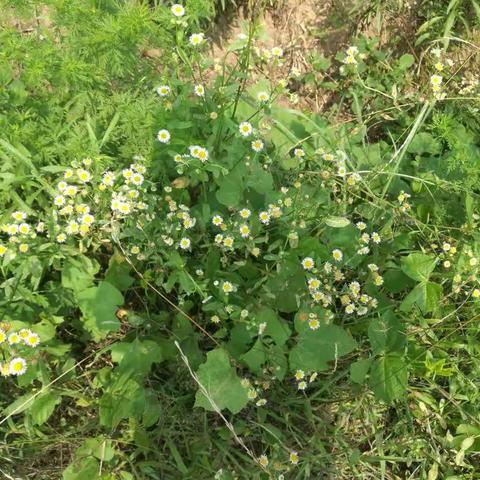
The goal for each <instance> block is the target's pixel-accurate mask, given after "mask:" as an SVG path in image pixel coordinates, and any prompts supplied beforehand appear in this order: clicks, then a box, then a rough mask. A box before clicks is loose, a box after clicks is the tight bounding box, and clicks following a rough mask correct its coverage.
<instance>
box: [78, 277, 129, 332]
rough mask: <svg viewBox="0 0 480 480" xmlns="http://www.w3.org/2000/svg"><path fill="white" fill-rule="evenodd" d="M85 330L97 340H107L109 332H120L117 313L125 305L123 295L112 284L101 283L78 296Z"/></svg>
mask: <svg viewBox="0 0 480 480" xmlns="http://www.w3.org/2000/svg"><path fill="white" fill-rule="evenodd" d="M77 301H78V305H79V307H80V310H81V311H82V314H83V317H84V318H83V321H84V324H85V328H86V329H87V330H88V331H90V332H91V333H92V334H93V336H94V337H95V338H96V339H101V338H105V336H106V335H107V333H109V332H118V330H119V329H120V322H119V321H118V318H117V317H116V315H115V313H116V311H117V309H118V307H119V306H120V305H122V303H123V296H122V294H121V293H120V292H119V291H118V290H117V288H115V287H114V286H113V285H112V284H110V283H108V282H100V283H99V284H98V286H96V287H91V288H87V289H86V290H83V291H81V292H79V293H78V294H77Z"/></svg>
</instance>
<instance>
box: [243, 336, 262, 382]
mask: <svg viewBox="0 0 480 480" xmlns="http://www.w3.org/2000/svg"><path fill="white" fill-rule="evenodd" d="M240 360H241V361H242V362H244V363H245V365H247V367H248V368H249V369H250V371H251V372H252V373H255V374H260V372H261V367H262V365H263V364H264V363H265V362H266V361H267V356H266V352H265V347H264V345H263V343H262V341H261V340H260V339H258V340H257V341H256V342H255V343H254V344H253V347H252V348H251V349H250V350H249V351H248V352H247V353H244V354H243V355H242V356H241V357H240Z"/></svg>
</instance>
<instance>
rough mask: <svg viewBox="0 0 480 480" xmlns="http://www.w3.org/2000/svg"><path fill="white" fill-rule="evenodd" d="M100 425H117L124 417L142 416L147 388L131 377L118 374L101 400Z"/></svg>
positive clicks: (108, 426) (99, 403)
mask: <svg viewBox="0 0 480 480" xmlns="http://www.w3.org/2000/svg"><path fill="white" fill-rule="evenodd" d="M98 405H99V415H100V425H103V426H105V427H107V428H114V427H116V426H117V425H118V424H119V423H120V422H121V420H123V419H124V418H130V417H131V418H138V419H139V418H141V416H142V414H143V412H144V410H145V388H144V387H143V385H139V384H138V382H136V381H135V380H133V379H132V378H130V374H129V373H126V374H123V375H116V376H115V379H114V381H113V382H112V384H111V385H109V387H108V388H107V390H106V392H105V393H104V394H103V396H102V397H101V398H100V400H99V402H98Z"/></svg>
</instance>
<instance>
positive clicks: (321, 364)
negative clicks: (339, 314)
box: [290, 325, 357, 372]
mask: <svg viewBox="0 0 480 480" xmlns="http://www.w3.org/2000/svg"><path fill="white" fill-rule="evenodd" d="M356 346H357V344H356V342H355V340H354V339H353V338H352V336H351V335H350V334H349V333H348V332H347V331H346V330H344V329H343V328H340V327H338V326H336V325H322V326H320V328H319V329H318V330H309V331H304V332H302V333H300V335H299V337H298V342H297V345H295V347H293V348H292V350H291V352H290V369H292V370H297V369H300V370H307V371H312V370H313V371H317V372H320V371H324V370H328V369H329V368H331V366H330V365H329V362H331V361H334V360H335V359H338V358H340V357H341V356H342V355H346V354H347V353H350V352H351V351H353V350H354V349H355V347H356Z"/></svg>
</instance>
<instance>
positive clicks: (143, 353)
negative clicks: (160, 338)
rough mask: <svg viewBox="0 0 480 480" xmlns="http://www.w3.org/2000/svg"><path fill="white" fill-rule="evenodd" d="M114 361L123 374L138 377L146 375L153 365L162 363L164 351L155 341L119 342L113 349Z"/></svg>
mask: <svg viewBox="0 0 480 480" xmlns="http://www.w3.org/2000/svg"><path fill="white" fill-rule="evenodd" d="M110 350H111V352H112V361H113V362H115V363H118V364H119V370H120V371H122V372H125V371H130V372H132V373H134V374H138V375H141V376H143V375H146V374H147V373H148V372H149V371H150V368H151V367H152V364H153V363H159V362H161V361H162V359H163V356H162V349H161V347H160V346H159V345H158V344H157V343H156V342H154V341H153V340H143V341H141V340H139V339H138V338H136V339H135V340H134V341H133V342H131V343H128V342H119V343H116V344H114V345H113V346H112V347H111V349H110Z"/></svg>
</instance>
